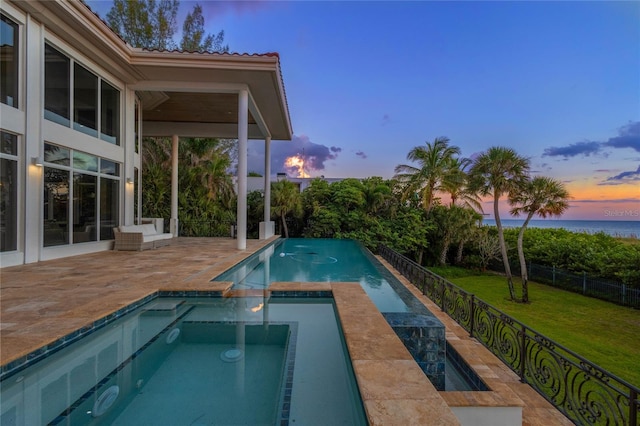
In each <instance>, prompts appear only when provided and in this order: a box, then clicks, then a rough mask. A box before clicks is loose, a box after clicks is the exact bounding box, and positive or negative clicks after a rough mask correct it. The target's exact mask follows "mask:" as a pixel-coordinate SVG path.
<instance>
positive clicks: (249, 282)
mask: <svg viewBox="0 0 640 426" xmlns="http://www.w3.org/2000/svg"><path fill="white" fill-rule="evenodd" d="M214 281H233V283H234V284H233V288H234V289H253V288H266V287H268V286H269V284H271V283H273V282H278V281H284V282H359V283H360V285H361V286H362V288H363V289H364V291H365V292H366V293H367V295H368V296H369V297H370V298H371V300H372V301H373V303H374V304H375V305H376V306H377V307H378V309H379V310H380V312H409V311H411V310H412V309H411V306H409V305H408V304H407V303H409V304H411V303H412V301H411V299H412V297H410V293H409V292H408V291H406V289H405V291H402V290H403V289H401V288H400V287H399V286H398V285H397V284H396V280H395V278H394V277H393V276H392V275H391V274H389V273H388V271H386V269H385V268H383V267H382V265H380V264H379V262H377V260H375V258H374V259H371V257H370V254H369V252H368V251H367V250H364V249H363V247H362V246H361V244H360V243H358V242H357V241H354V240H336V239H304V238H287V239H279V240H277V241H276V242H275V243H274V244H273V245H270V246H267V247H266V248H265V249H263V250H262V251H261V252H259V253H257V254H255V255H253V256H251V257H250V258H249V259H247V260H245V261H244V262H241V263H240V264H238V265H236V266H235V267H233V268H231V269H230V270H229V271H227V272H225V273H223V274H221V275H219V276H218V277H216V278H214Z"/></svg>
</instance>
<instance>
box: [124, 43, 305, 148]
mask: <svg viewBox="0 0 640 426" xmlns="http://www.w3.org/2000/svg"><path fill="white" fill-rule="evenodd" d="M131 64H132V66H133V67H135V69H136V71H137V73H139V75H141V76H142V79H141V80H139V81H138V82H137V83H135V84H133V85H132V87H133V88H135V89H136V92H137V94H138V96H139V97H140V99H141V101H142V107H143V111H142V118H143V134H144V135H145V136H168V135H171V134H179V135H180V136H193V137H196V136H200V137H204V136H213V137H221V138H237V137H238V124H239V123H238V105H239V104H238V93H239V92H240V91H241V90H247V91H248V93H249V117H248V138H249V139H265V138H266V137H270V138H271V139H277V140H291V138H292V135H293V132H292V129H291V121H290V118H289V111H288V106H287V100H286V95H285V92H284V85H283V83H282V75H281V72H280V62H279V57H278V55H277V54H275V53H267V54H262V55H247V54H244V55H240V54H200V53H183V52H157V51H147V50H143V49H134V51H133V56H132V60H131Z"/></svg>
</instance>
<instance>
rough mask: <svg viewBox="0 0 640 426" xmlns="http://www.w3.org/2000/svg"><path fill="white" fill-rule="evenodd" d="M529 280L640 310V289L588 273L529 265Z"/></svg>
mask: <svg viewBox="0 0 640 426" xmlns="http://www.w3.org/2000/svg"><path fill="white" fill-rule="evenodd" d="M528 275H529V279H530V280H531V281H536V282H539V283H544V284H548V285H552V286H554V287H560V288H562V289H565V290H569V291H573V292H575V293H581V294H584V295H585V296H591V297H596V298H598V299H602V300H607V301H609V302H614V303H617V304H619V305H624V306H631V307H633V308H640V289H637V288H630V287H628V286H627V285H625V284H621V283H617V282H613V281H608V280H603V279H600V278H594V277H590V276H588V275H587V273H586V272H585V273H582V274H575V273H573V272H569V271H566V270H564V269H559V268H556V267H555V266H553V267H549V266H543V265H536V264H535V263H530V264H529V270H528Z"/></svg>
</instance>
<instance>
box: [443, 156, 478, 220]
mask: <svg viewBox="0 0 640 426" xmlns="http://www.w3.org/2000/svg"><path fill="white" fill-rule="evenodd" d="M471 164H473V161H472V160H471V159H470V158H452V159H451V166H450V167H451V168H450V170H449V173H448V175H447V177H446V179H445V180H444V181H443V183H442V190H443V191H444V192H446V193H448V194H449V195H450V196H451V204H449V205H450V206H455V205H461V206H462V207H468V208H471V209H473V210H475V211H478V212H480V213H482V211H483V210H482V203H481V200H480V197H479V196H478V194H477V193H476V192H473V191H470V190H469V175H468V173H467V170H466V169H467V168H468V167H469V166H471Z"/></svg>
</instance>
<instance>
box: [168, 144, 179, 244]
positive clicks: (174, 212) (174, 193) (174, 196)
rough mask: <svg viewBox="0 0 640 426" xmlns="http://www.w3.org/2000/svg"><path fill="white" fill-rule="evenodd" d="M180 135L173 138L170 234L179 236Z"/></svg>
mask: <svg viewBox="0 0 640 426" xmlns="http://www.w3.org/2000/svg"><path fill="white" fill-rule="evenodd" d="M179 141H180V138H179V137H178V135H173V136H171V220H170V222H169V229H170V232H171V233H172V234H173V236H174V237H177V236H178V143H179Z"/></svg>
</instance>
